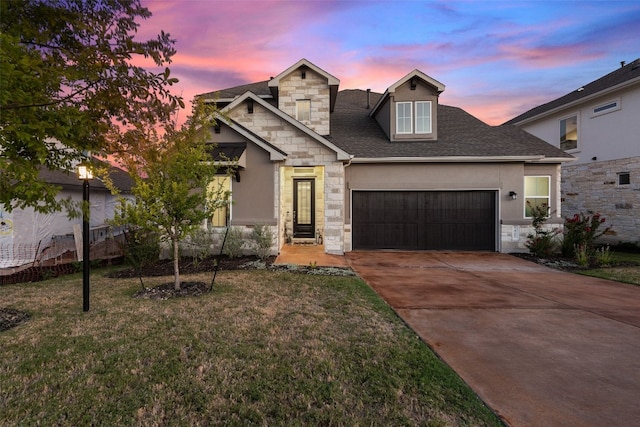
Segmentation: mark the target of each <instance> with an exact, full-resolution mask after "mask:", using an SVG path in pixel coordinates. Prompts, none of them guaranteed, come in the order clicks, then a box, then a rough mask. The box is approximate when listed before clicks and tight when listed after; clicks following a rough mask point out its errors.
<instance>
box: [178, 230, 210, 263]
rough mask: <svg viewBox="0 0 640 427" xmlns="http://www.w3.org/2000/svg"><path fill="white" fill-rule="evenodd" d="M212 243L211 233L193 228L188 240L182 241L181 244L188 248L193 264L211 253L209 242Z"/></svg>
mask: <svg viewBox="0 0 640 427" xmlns="http://www.w3.org/2000/svg"><path fill="white" fill-rule="evenodd" d="M212 243H213V234H212V233H210V232H207V231H204V230H200V229H198V230H195V231H194V232H193V234H191V235H190V236H189V241H183V242H182V244H183V245H184V246H186V248H185V249H188V253H189V255H190V256H191V259H192V261H193V264H194V265H198V264H200V262H202V261H203V260H204V259H206V258H207V257H208V256H209V255H211V244H212Z"/></svg>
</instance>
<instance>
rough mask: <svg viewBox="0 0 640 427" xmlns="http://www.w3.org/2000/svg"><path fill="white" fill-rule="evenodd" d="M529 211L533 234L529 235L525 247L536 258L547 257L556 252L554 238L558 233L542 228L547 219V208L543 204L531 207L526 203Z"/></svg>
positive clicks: (557, 231) (554, 230)
mask: <svg viewBox="0 0 640 427" xmlns="http://www.w3.org/2000/svg"><path fill="white" fill-rule="evenodd" d="M527 204H528V205H529V208H530V209H531V215H532V217H533V219H532V220H531V225H533V228H534V234H529V235H528V236H527V237H528V239H529V240H527V241H526V243H525V246H526V247H527V248H528V249H529V252H530V253H532V254H533V255H536V256H543V257H544V256H549V255H552V254H554V253H555V252H556V250H557V247H558V244H557V242H556V239H555V237H556V236H557V235H558V234H559V233H560V231H559V230H558V229H557V228H554V229H553V230H549V229H545V228H543V226H544V223H545V222H546V221H547V219H549V206H548V205H547V204H546V203H545V204H542V205H540V206H533V205H532V204H531V203H529V202H527Z"/></svg>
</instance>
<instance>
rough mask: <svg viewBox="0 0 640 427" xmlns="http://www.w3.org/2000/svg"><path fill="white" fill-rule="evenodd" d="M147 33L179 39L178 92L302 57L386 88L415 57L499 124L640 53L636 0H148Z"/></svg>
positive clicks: (250, 76)
mask: <svg viewBox="0 0 640 427" xmlns="http://www.w3.org/2000/svg"><path fill="white" fill-rule="evenodd" d="M142 4H143V5H144V6H145V7H147V8H148V9H149V10H150V11H151V12H152V13H153V16H152V18H151V19H149V20H147V21H144V22H143V24H142V26H141V28H140V32H139V33H140V36H141V38H144V37H152V36H154V35H155V34H158V33H159V32H160V30H164V31H165V32H168V33H170V34H171V35H172V37H173V38H175V39H176V40H177V43H176V48H177V51H178V53H177V54H176V55H175V57H174V61H173V63H172V64H171V65H170V68H171V70H172V74H173V75H174V76H175V77H177V78H179V79H180V83H179V84H178V85H177V87H176V90H175V92H176V93H178V94H182V96H183V97H184V98H185V99H186V100H187V101H189V100H191V99H192V98H193V96H194V95H196V94H199V93H205V92H210V91H214V90H216V89H223V88H227V87H231V86H236V85H240V84H245V83H250V82H256V81H261V80H267V79H268V78H269V77H271V76H274V75H276V74H278V73H280V72H281V71H283V70H285V69H286V68H287V67H289V66H290V65H292V64H294V63H295V62H297V61H298V60H299V59H301V58H306V59H308V60H310V61H311V62H313V63H314V64H316V65H317V66H319V67H320V68H322V69H324V70H325V71H327V72H329V73H331V74H332V75H334V76H336V77H337V78H338V79H340V89H356V88H357V89H367V88H370V89H372V90H374V91H377V92H384V90H385V89H386V88H387V87H389V86H391V85H392V84H393V83H395V82H396V81H397V80H398V79H400V78H402V77H403V76H404V75H406V74H407V73H409V72H410V71H412V70H413V69H415V68H417V69H419V70H420V71H422V72H424V73H426V74H428V75H429V76H431V77H433V78H434V79H436V80H438V81H440V82H442V83H444V84H445V85H446V90H445V92H444V93H443V94H442V95H441V98H440V99H441V102H442V103H443V104H448V105H453V106H457V107H461V108H463V109H465V110H467V111H468V112H470V113H472V114H474V115H475V116H476V117H478V118H480V119H482V120H484V121H485V122H487V123H490V124H501V123H503V122H504V121H506V120H508V119H510V118H512V117H514V116H516V115H518V114H520V113H522V112H524V111H526V110H528V109H529V108H532V107H534V106H536V105H539V104H541V103H544V102H548V101H550V100H552V99H554V98H557V97H558V96H561V95H563V94H565V93H568V92H570V91H572V90H574V89H576V88H578V87H580V86H582V85H584V84H586V83H589V82H590V81H593V80H595V79H597V78H599V77H601V76H603V75H605V74H607V73H609V72H611V71H613V70H615V69H616V68H618V67H619V66H620V61H626V62H627V63H628V62H631V61H633V60H634V59H636V58H638V57H640V0H637V1H517V0H516V1H513V0H512V1H501V0H500V1H498V0H495V1H360V0H347V1H332V0H317V1H303V0H301V1H281V0H253V1H231V0H228V1H218V0H180V1H176V0H142Z"/></svg>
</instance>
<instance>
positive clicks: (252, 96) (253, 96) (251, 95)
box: [222, 92, 350, 160]
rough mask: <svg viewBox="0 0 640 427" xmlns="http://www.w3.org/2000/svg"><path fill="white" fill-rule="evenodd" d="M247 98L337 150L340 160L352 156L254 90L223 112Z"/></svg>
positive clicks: (319, 141)
mask: <svg viewBox="0 0 640 427" xmlns="http://www.w3.org/2000/svg"><path fill="white" fill-rule="evenodd" d="M247 100H253V102H256V103H257V104H260V105H261V106H262V107H264V108H265V109H266V110H268V111H270V112H271V113H272V114H274V115H276V116H277V117H279V118H280V119H281V120H283V121H285V122H287V123H289V124H290V125H291V126H293V127H295V128H297V129H298V130H300V131H302V132H303V133H305V134H306V135H308V136H309V137H311V138H313V139H314V140H316V141H317V142H318V143H320V144H322V145H324V146H325V147H326V148H328V149H329V150H331V151H333V152H335V153H336V156H337V159H338V160H348V159H349V158H350V157H349V153H347V152H346V151H344V150H342V149H341V148H340V147H338V146H337V145H335V144H333V143H332V142H330V141H329V140H328V139H326V138H324V137H323V136H321V135H319V134H317V133H316V132H314V131H313V130H311V129H310V128H308V127H307V126H305V125H303V124H302V123H300V122H299V121H297V120H295V119H294V118H292V117H291V116H289V115H288V114H286V113H285V112H283V111H282V110H280V109H278V108H276V107H274V106H273V105H271V104H269V103H268V102H266V101H265V100H263V99H262V98H260V97H259V96H257V95H256V94H254V93H253V92H245V93H244V94H243V95H241V96H239V97H238V98H236V99H235V100H234V101H233V102H231V103H230V104H229V105H227V106H226V107H224V108H223V109H222V113H224V112H227V111H231V110H233V109H234V108H236V107H238V106H239V105H241V104H242V103H244V102H245V101H247Z"/></svg>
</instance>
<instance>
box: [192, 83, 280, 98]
mask: <svg viewBox="0 0 640 427" xmlns="http://www.w3.org/2000/svg"><path fill="white" fill-rule="evenodd" d="M268 83H269V80H265V81H262V82H257V83H249V84H246V85H241V86H235V87H231V88H227V89H221V90H219V91H214V92H208V93H203V94H201V95H197V96H198V97H203V98H205V99H208V98H214V97H215V96H216V95H217V96H219V97H220V99H229V98H235V97H236V96H240V95H242V94H243V93H245V92H246V91H251V92H253V93H255V94H256V95H258V96H262V97H264V96H271V90H270V89H269V86H268Z"/></svg>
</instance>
